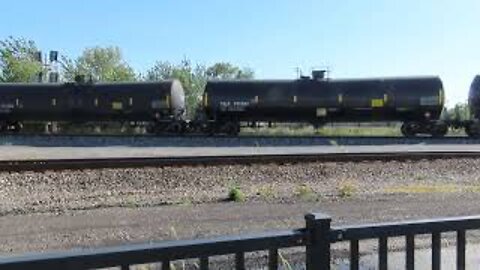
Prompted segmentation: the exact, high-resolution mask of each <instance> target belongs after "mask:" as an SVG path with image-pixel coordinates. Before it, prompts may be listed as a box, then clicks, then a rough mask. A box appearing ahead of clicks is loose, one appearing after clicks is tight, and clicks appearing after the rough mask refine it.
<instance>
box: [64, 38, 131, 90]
mask: <svg viewBox="0 0 480 270" xmlns="http://www.w3.org/2000/svg"><path fill="white" fill-rule="evenodd" d="M62 67H63V70H64V73H63V76H64V78H65V79H66V80H68V81H72V80H74V79H75V77H76V76H77V75H84V76H86V77H91V78H92V79H93V80H95V81H105V82H108V81H135V80H136V74H135V72H134V70H133V69H132V68H131V67H130V66H129V65H128V63H127V62H126V61H125V60H124V59H123V55H122V52H121V50H120V48H118V47H105V48H102V47H93V48H87V49H85V50H84V51H83V53H82V55H80V57H78V58H77V59H75V60H72V59H69V58H67V57H64V58H63V59H62Z"/></svg>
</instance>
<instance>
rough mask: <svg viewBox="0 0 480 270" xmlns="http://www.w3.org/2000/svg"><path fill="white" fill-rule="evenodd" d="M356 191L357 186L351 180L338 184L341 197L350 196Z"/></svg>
mask: <svg viewBox="0 0 480 270" xmlns="http://www.w3.org/2000/svg"><path fill="white" fill-rule="evenodd" d="M355 192H356V188H355V186H354V185H353V184H352V183H350V182H344V183H342V184H340V185H339V186H338V196H340V198H349V197H352V196H353V195H354V193H355Z"/></svg>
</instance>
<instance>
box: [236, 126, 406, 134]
mask: <svg viewBox="0 0 480 270" xmlns="http://www.w3.org/2000/svg"><path fill="white" fill-rule="evenodd" d="M241 134H242V135H264V136H401V133H400V127H398V126H330V125H327V126H324V127H321V128H318V129H315V128H314V127H313V126H308V125H301V124H278V125H277V126H275V127H271V128H269V127H260V128H242V132H241Z"/></svg>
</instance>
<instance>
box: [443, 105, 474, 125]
mask: <svg viewBox="0 0 480 270" xmlns="http://www.w3.org/2000/svg"><path fill="white" fill-rule="evenodd" d="M441 118H442V119H443V120H458V121H464V120H470V109H469V107H468V104H466V103H462V102H460V103H457V104H455V106H454V107H453V108H444V109H443V111H442V117H441Z"/></svg>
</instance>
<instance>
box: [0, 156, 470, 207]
mask: <svg viewBox="0 0 480 270" xmlns="http://www.w3.org/2000/svg"><path fill="white" fill-rule="evenodd" d="M479 168H480V160H476V159H450V160H435V161H428V160H424V161H419V162H413V161H412V162H409V161H406V162H397V161H392V162H381V161H378V162H362V163H351V162H346V163H333V162H331V163H315V162H314V163H299V164H281V165H279V164H261V165H260V164H259V165H255V164H253V165H229V166H213V167H203V166H199V167H165V168H141V169H100V170H82V171H47V172H22V173H14V172H12V173H7V172H2V173H0V184H1V185H2V189H0V202H1V204H0V214H2V215H6V214H23V213H32V212H58V211H65V210H75V209H91V208H102V207H115V206H124V207H138V206H156V205H165V204H192V203H194V204H197V203H205V202H209V203H211V202H221V201H225V200H227V199H228V198H227V196H228V192H229V190H230V189H231V188H232V187H237V188H238V189H240V190H241V191H242V192H243V193H244V194H245V195H246V198H247V200H248V201H269V202H289V203H290V202H295V201H299V200H301V201H305V200H308V201H323V200H338V199H341V198H344V197H349V196H356V197H361V196H366V195H372V194H373V195H374V194H391V193H411V192H413V193H420V192H421V193H424V192H478V191H480V181H479V180H480V171H479Z"/></svg>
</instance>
